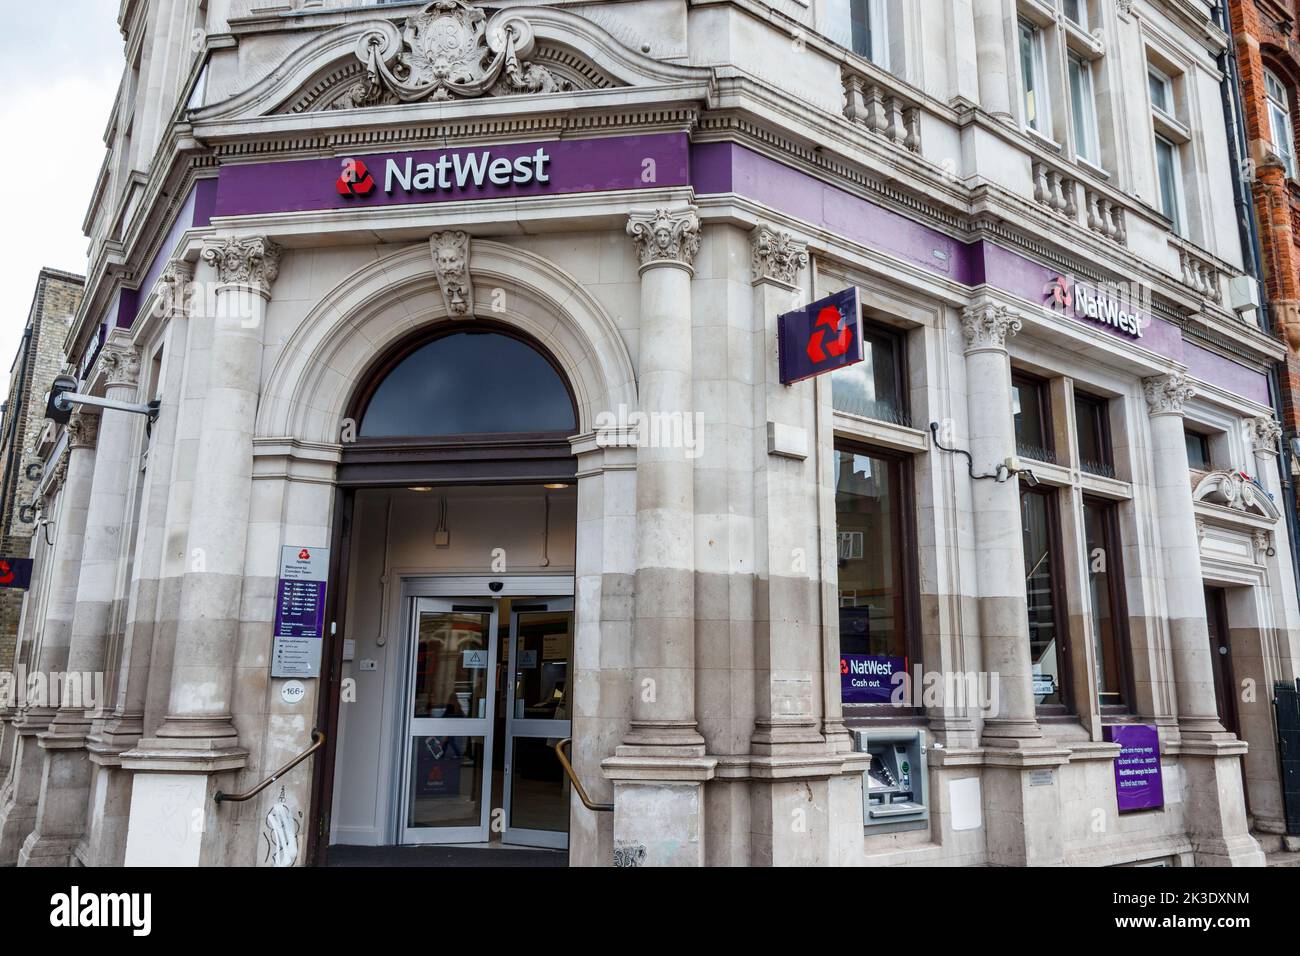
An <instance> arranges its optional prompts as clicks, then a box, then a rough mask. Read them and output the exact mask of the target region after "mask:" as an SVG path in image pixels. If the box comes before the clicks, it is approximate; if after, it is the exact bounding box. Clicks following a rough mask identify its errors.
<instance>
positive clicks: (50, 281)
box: [0, 269, 85, 671]
mask: <svg viewBox="0 0 1300 956" xmlns="http://www.w3.org/2000/svg"><path fill="white" fill-rule="evenodd" d="M84 283H85V280H84V279H82V277H81V276H77V275H72V274H71V273H67V272H60V271H58V270H57V269H42V270H41V272H40V276H39V277H38V278H37V281H36V292H35V294H34V295H33V297H32V306H31V310H30V312H29V313H28V316H27V325H26V329H27V333H28V334H27V335H26V336H25V337H24V338H23V340H22V341H21V342H20V344H19V348H18V354H17V355H16V356H15V357H14V361H13V366H12V369H11V371H10V376H9V394H8V396H7V398H6V405H5V415H4V428H3V429H0V554H5V555H11V556H16V557H25V556H26V555H27V554H28V552H29V551H30V549H31V536H32V533H33V531H34V530H35V525H34V524H33V523H32V522H31V520H30V519H31V513H30V512H25V511H24V510H23V507H24V506H25V505H30V504H31V503H32V501H33V499H34V498H35V495H36V489H37V486H38V485H39V483H40V475H39V472H35V471H34V472H33V473H32V474H31V475H29V474H28V466H29V465H31V464H33V463H35V462H38V461H39V459H38V458H37V457H36V456H35V455H34V454H33V449H34V448H35V446H36V441H37V439H38V438H39V436H40V434H41V430H42V429H43V428H44V427H45V392H46V391H47V390H48V389H49V387H50V382H51V381H53V379H54V377H55V376H56V375H58V374H59V372H60V371H61V370H62V368H63V342H64V339H65V338H66V336H67V334H68V327H69V324H70V322H71V319H72V317H73V316H74V315H76V312H77V309H78V308H80V306H81V296H82V293H83V291H84ZM24 518H27V519H28V520H23V519H24ZM23 593H24V592H22V591H9V590H0V671H6V670H9V669H11V668H12V666H13V660H14V652H15V649H16V648H15V645H16V643H17V638H18V619H19V617H20V615H21V614H22V606H23Z"/></svg>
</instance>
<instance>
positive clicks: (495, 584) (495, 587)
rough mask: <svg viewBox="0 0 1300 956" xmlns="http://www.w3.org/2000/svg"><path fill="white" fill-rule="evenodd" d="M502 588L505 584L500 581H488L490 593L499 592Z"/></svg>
mask: <svg viewBox="0 0 1300 956" xmlns="http://www.w3.org/2000/svg"><path fill="white" fill-rule="evenodd" d="M503 587H505V583H504V582H502V581H489V582H488V590H489V591H492V592H493V593H495V592H497V591H500V590H501V589H502V588H503Z"/></svg>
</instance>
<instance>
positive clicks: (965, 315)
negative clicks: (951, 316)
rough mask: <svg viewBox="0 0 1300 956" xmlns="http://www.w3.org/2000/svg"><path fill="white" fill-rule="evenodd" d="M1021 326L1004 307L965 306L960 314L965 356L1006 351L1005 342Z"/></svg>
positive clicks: (987, 305)
mask: <svg viewBox="0 0 1300 956" xmlns="http://www.w3.org/2000/svg"><path fill="white" fill-rule="evenodd" d="M1023 324H1024V323H1023V322H1021V320H1020V316H1019V315H1017V314H1016V313H1015V312H1012V311H1011V309H1009V308H1007V306H1005V305H998V304H997V303H995V302H980V303H977V304H975V305H969V306H967V307H966V308H965V309H963V310H962V313H961V329H962V334H963V335H965V336H966V354H967V355H970V354H971V353H972V352H991V351H992V352H1003V351H1006V348H1007V340H1008V339H1009V338H1011V337H1012V336H1013V335H1015V334H1016V333H1017V332H1019V331H1020V329H1021V326H1023Z"/></svg>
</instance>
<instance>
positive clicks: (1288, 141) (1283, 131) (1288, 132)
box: [1264, 70, 1296, 179]
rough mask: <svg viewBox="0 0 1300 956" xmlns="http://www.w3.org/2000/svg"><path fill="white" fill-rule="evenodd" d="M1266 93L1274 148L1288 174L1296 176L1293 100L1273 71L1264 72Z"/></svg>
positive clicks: (1270, 136)
mask: <svg viewBox="0 0 1300 956" xmlns="http://www.w3.org/2000/svg"><path fill="white" fill-rule="evenodd" d="M1264 92H1265V95H1266V96H1267V97H1268V133H1269V138H1270V139H1271V140H1272V141H1273V148H1274V149H1276V150H1277V154H1278V155H1279V156H1280V157H1282V163H1283V166H1284V167H1285V168H1286V174H1287V175H1288V176H1289V177H1291V178H1292V179H1294V178H1295V175H1296V166H1295V132H1294V131H1293V129H1292V127H1291V98H1290V97H1289V96H1288V95H1287V90H1286V87H1285V86H1283V85H1282V81H1281V80H1279V79H1278V78H1277V75H1276V74H1275V73H1274V72H1273V71H1272V70H1265V71H1264Z"/></svg>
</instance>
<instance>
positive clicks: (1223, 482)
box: [1192, 471, 1281, 521]
mask: <svg viewBox="0 0 1300 956" xmlns="http://www.w3.org/2000/svg"><path fill="white" fill-rule="evenodd" d="M1192 500H1193V501H1205V502H1209V503H1210V504H1216V505H1220V506H1222V507H1225V508H1228V509H1230V510H1232V511H1240V512H1242V513H1243V514H1252V515H1255V516H1257V517H1262V518H1268V519H1269V520H1272V521H1276V520H1277V519H1278V518H1279V517H1280V516H1281V512H1280V511H1278V509H1277V505H1276V504H1274V502H1273V499H1272V498H1270V497H1269V494H1268V492H1267V491H1265V490H1264V489H1263V488H1262V487H1261V486H1260V485H1259V484H1258V483H1256V481H1255V479H1253V478H1251V477H1250V476H1249V475H1247V474H1245V473H1244V472H1240V471H1212V472H1210V473H1209V474H1207V475H1205V476H1204V477H1202V478H1200V479H1199V480H1198V481H1197V482H1196V487H1195V488H1193V489H1192Z"/></svg>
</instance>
